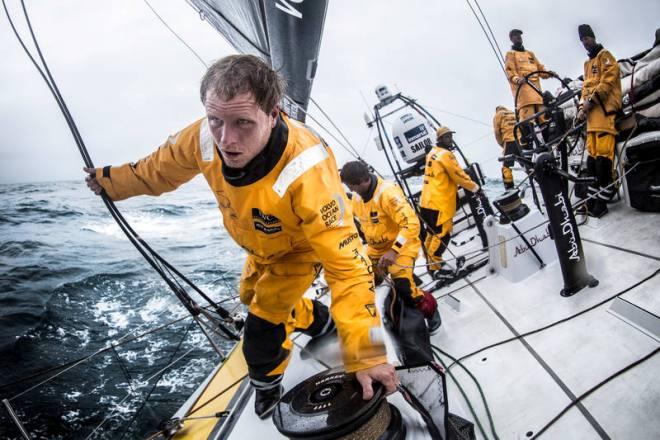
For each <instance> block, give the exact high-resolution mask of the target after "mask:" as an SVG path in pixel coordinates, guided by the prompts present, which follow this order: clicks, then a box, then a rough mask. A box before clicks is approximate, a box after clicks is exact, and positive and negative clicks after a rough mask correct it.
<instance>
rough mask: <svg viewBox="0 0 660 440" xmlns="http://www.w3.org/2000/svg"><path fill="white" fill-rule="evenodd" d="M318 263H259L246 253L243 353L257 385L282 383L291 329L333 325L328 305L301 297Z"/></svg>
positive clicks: (321, 329)
mask: <svg viewBox="0 0 660 440" xmlns="http://www.w3.org/2000/svg"><path fill="white" fill-rule="evenodd" d="M320 268H321V266H320V265H319V264H317V263H295V264H294V263H273V264H259V263H257V262H256V261H254V259H253V258H251V257H250V256H248V257H247V260H246V261H245V265H244V267H243V274H242V275H241V283H240V288H239V294H240V298H241V302H243V303H244V304H248V305H249V308H248V317H247V320H246V323H245V332H244V342H243V354H244V355H245V360H246V361H247V364H248V370H249V375H250V379H251V381H252V383H253V385H255V387H257V388H259V386H261V387H262V388H268V387H269V386H268V385H269V384H272V383H273V382H274V381H277V383H279V379H281V375H282V374H283V373H284V370H285V369H286V366H287V364H288V362H289V355H290V353H291V349H292V347H293V343H292V342H291V339H290V338H289V336H290V335H291V333H293V332H294V331H302V332H303V333H306V334H309V335H310V336H317V335H320V334H323V333H325V332H326V331H327V330H328V329H329V328H330V327H331V326H332V320H331V319H330V314H329V311H328V308H327V307H326V306H325V305H323V304H321V303H320V302H318V301H313V300H311V299H309V298H303V294H304V293H305V291H307V289H308V288H309V287H310V286H311V285H312V282H313V281H314V279H315V278H316V276H317V274H318V272H319V270H320Z"/></svg>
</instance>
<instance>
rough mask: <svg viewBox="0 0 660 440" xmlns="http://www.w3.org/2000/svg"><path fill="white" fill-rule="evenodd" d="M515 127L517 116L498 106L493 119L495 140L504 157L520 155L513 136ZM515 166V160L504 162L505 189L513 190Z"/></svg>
mask: <svg viewBox="0 0 660 440" xmlns="http://www.w3.org/2000/svg"><path fill="white" fill-rule="evenodd" d="M515 125H516V115H515V114H514V113H513V112H512V111H511V110H509V109H508V108H506V107H504V106H503V105H498V106H497V107H496V108H495V117H493V131H494V132H495V140H496V141H497V143H498V144H499V145H500V147H502V155H503V156H506V155H509V154H513V155H519V154H520V149H519V148H518V142H516V138H515V137H514V135H513V127H514V126H515ZM513 164H514V160H513V159H508V160H505V161H504V162H502V181H503V182H504V189H511V188H513V173H512V172H511V167H512V166H513Z"/></svg>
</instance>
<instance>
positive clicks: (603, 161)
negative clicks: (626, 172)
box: [596, 156, 616, 203]
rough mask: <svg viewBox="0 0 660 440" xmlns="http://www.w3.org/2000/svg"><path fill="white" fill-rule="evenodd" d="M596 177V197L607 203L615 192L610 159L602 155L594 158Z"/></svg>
mask: <svg viewBox="0 0 660 440" xmlns="http://www.w3.org/2000/svg"><path fill="white" fill-rule="evenodd" d="M596 177H597V178H598V186H599V188H598V198H599V199H601V200H603V201H604V202H605V203H609V202H610V201H611V200H612V199H613V198H614V194H615V192H616V191H615V189H614V185H612V183H613V182H614V178H613V169H612V161H611V160H610V159H609V158H607V157H604V156H598V157H597V158H596Z"/></svg>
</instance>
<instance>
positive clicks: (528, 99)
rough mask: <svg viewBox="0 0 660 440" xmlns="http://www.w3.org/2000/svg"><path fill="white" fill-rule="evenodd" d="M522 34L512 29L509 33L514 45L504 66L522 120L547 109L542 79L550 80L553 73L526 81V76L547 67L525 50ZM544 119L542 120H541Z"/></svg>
mask: <svg viewBox="0 0 660 440" xmlns="http://www.w3.org/2000/svg"><path fill="white" fill-rule="evenodd" d="M522 33H523V32H522V31H521V30H520V29H511V31H510V32H509V39H510V40H511V43H513V45H512V46H511V50H510V51H508V52H507V53H506V59H505V65H504V69H505V71H506V76H507V78H508V79H509V85H510V86H511V92H512V93H513V99H514V103H516V101H515V100H516V94H517V95H518V100H517V105H516V110H517V111H518V118H519V119H520V120H523V119H527V118H528V117H530V116H532V115H533V114H535V113H538V112H540V111H541V110H543V109H544V108H545V107H544V106H543V96H542V93H543V89H542V88H541V78H543V79H547V78H550V77H551V75H550V74H551V73H553V72H550V73H540V74H536V75H532V76H530V77H529V78H527V80H525V75H528V74H530V73H532V72H536V71H538V70H543V71H545V66H544V65H543V64H541V62H540V61H539V60H538V58H536V55H534V52H532V51H531V50H525V47H524V46H523V39H522ZM518 89H520V92H518ZM543 119H544V118H541V120H543Z"/></svg>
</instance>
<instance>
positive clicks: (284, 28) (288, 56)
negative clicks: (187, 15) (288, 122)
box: [190, 0, 328, 121]
mask: <svg viewBox="0 0 660 440" xmlns="http://www.w3.org/2000/svg"><path fill="white" fill-rule="evenodd" d="M190 2H191V3H192V4H193V5H194V6H195V7H196V8H197V9H198V10H199V12H200V14H201V15H202V17H203V18H204V19H205V20H206V21H208V22H209V23H210V24H211V26H213V27H214V28H215V29H216V30H217V31H218V32H220V34H222V35H223V36H224V37H225V38H226V39H227V41H229V43H230V44H231V45H232V46H233V47H234V48H235V49H236V50H237V51H238V52H241V53H249V54H253V55H257V56H259V57H261V58H263V59H264V60H266V61H267V62H268V63H269V64H270V65H271V66H272V67H273V68H274V69H276V70H278V71H279V72H280V73H281V74H282V75H283V76H284V78H285V79H286V81H287V95H288V96H287V98H288V99H285V100H284V102H283V103H282V105H283V108H284V110H285V111H286V112H287V113H288V114H289V115H290V116H291V117H292V118H294V119H297V120H299V121H304V120H305V112H306V110H307V105H308V104H309V97H310V94H311V89H312V83H313V81H314V76H315V74H316V66H317V61H318V54H319V49H320V46H321V35H322V33H323V25H324V21H325V14H326V11H327V7H328V1H327V0H232V1H229V0H210V1H209V0H190Z"/></svg>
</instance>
